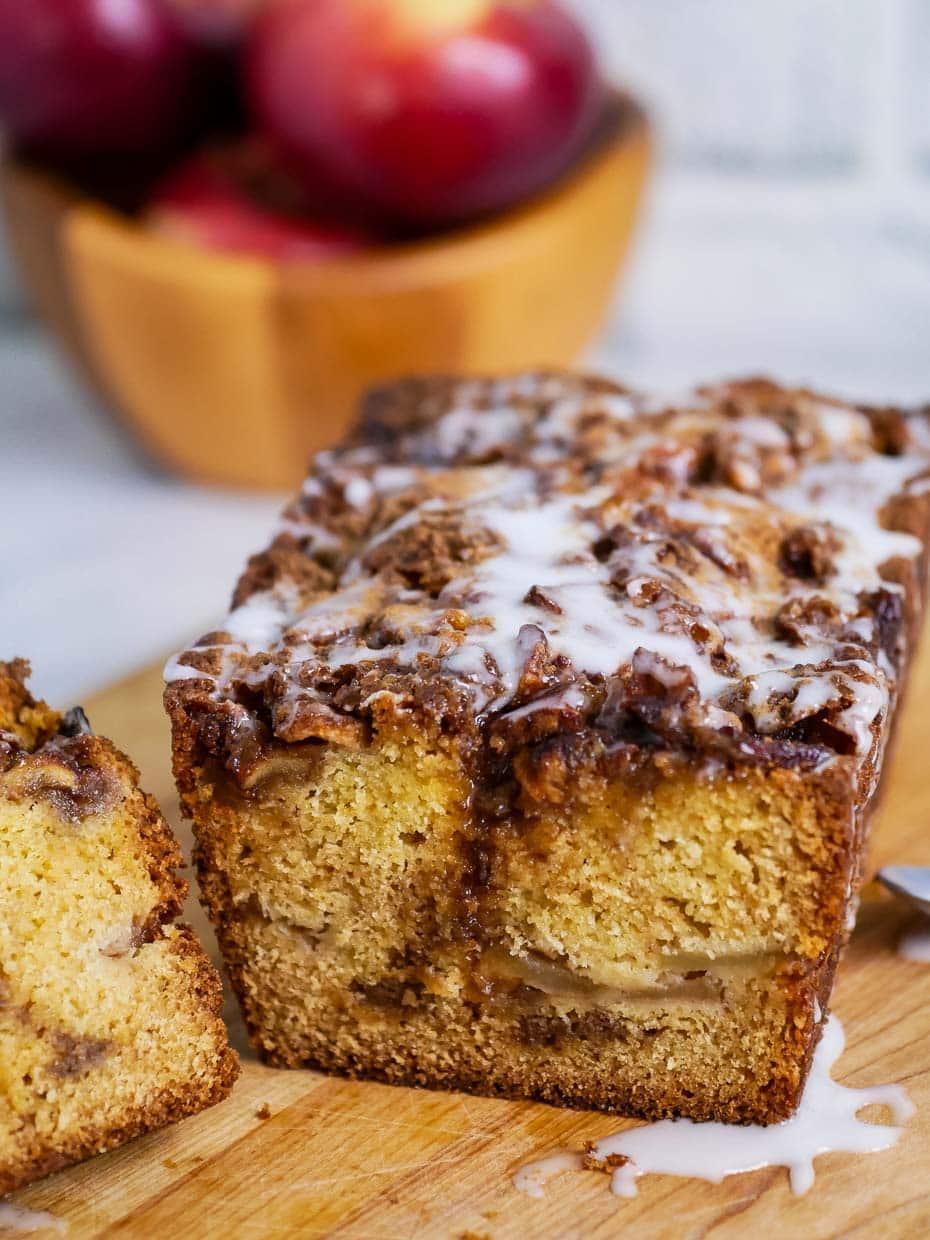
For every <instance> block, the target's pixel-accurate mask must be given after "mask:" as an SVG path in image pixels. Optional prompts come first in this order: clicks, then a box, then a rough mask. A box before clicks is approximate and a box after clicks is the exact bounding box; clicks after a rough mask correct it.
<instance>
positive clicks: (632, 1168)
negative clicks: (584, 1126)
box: [514, 1016, 914, 1197]
mask: <svg viewBox="0 0 930 1240" xmlns="http://www.w3.org/2000/svg"><path fill="white" fill-rule="evenodd" d="M843 1046H844V1036H843V1027H842V1025H841V1024H840V1022H839V1020H838V1019H837V1018H836V1017H835V1016H831V1017H830V1018H829V1020H828V1021H827V1024H826V1026H825V1027H824V1032H823V1037H822V1039H821V1041H820V1044H819V1046H818V1047H817V1050H816V1051H815V1053H814V1060H813V1063H812V1065H811V1071H810V1076H809V1077H808V1079H807V1084H806V1085H805V1087H804V1093H803V1094H802V1096H801V1102H800V1104H799V1106H798V1109H797V1111H796V1112H795V1114H794V1115H793V1116H792V1117H791V1119H788V1120H785V1121H784V1122H783V1123H780V1124H771V1125H769V1126H768V1127H762V1126H761V1125H747V1126H743V1125H739V1124H717V1123H705V1124H696V1123H693V1122H692V1121H691V1120H687V1119H677V1120H662V1121H660V1122H659V1123H655V1124H644V1125H642V1126H640V1127H638V1128H630V1129H627V1130H625V1131H623V1132H619V1133H617V1134H616V1135H615V1136H611V1137H605V1138H603V1140H601V1141H596V1142H594V1143H593V1144H592V1146H591V1147H590V1153H589V1154H588V1155H587V1156H585V1155H582V1154H578V1153H575V1152H571V1151H560V1152H557V1153H555V1154H551V1155H549V1156H548V1157H547V1158H543V1159H540V1160H539V1161H537V1162H532V1163H528V1164H527V1165H526V1166H524V1167H521V1168H520V1170H519V1171H518V1172H517V1173H516V1175H515V1176H514V1186H515V1187H516V1188H518V1189H520V1191H521V1192H524V1193H528V1194H529V1195H530V1196H531V1197H541V1196H542V1195H543V1192H544V1190H543V1185H544V1183H545V1181H546V1180H547V1179H549V1178H551V1177H552V1176H555V1175H559V1174H561V1173H562V1172H564V1171H571V1170H578V1169H580V1168H581V1167H583V1166H590V1165H596V1164H597V1163H598V1162H607V1163H608V1165H610V1163H612V1162H613V1161H614V1160H617V1159H620V1160H622V1161H621V1162H620V1164H619V1165H615V1166H614V1169H613V1171H612V1173H611V1184H610V1187H611V1191H612V1192H613V1193H614V1194H615V1195H616V1196H618V1197H635V1196H636V1192H637V1180H638V1179H639V1178H640V1177H641V1176H644V1175H651V1174H659V1175H674V1176H683V1177H687V1178H691V1179H699V1180H708V1181H709V1182H710V1183H712V1184H719V1183H721V1182H722V1181H723V1180H724V1179H726V1178H727V1177H728V1176H731V1175H741V1174H743V1173H745V1172H747V1171H758V1170H759V1169H760V1168H763V1167H786V1168H787V1169H788V1174H789V1179H790V1183H791V1190H792V1192H794V1193H795V1194H796V1195H798V1196H800V1195H802V1194H804V1193H806V1192H807V1191H808V1190H809V1189H810V1187H811V1185H812V1184H813V1183H814V1159H815V1158H817V1157H818V1156H819V1155H820V1154H828V1153H831V1152H836V1153H849V1154H871V1153H876V1152H878V1151H879V1150H887V1149H890V1148H891V1146H893V1145H894V1144H895V1143H896V1142H897V1140H898V1138H899V1137H900V1135H901V1128H900V1127H895V1126H892V1125H888V1124H870V1123H865V1122H864V1121H863V1120H860V1119H859V1118H858V1114H857V1113H858V1112H859V1111H861V1110H862V1109H863V1108H864V1107H867V1106H883V1107H887V1108H888V1109H889V1110H890V1111H891V1114H892V1117H893V1118H894V1120H895V1124H896V1125H901V1124H904V1123H905V1122H906V1121H907V1120H908V1119H909V1118H910V1117H911V1116H912V1115H913V1114H914V1107H913V1104H912V1103H911V1101H910V1099H909V1098H908V1096H907V1094H906V1093H905V1091H904V1090H903V1089H902V1088H901V1087H900V1086H899V1085H875V1086H872V1087H870V1088H866V1089H849V1088H847V1087H846V1086H845V1085H840V1084H839V1083H838V1082H837V1081H834V1080H833V1079H832V1078H831V1076H830V1069H831V1068H832V1067H833V1065H834V1064H835V1063H836V1061H837V1059H839V1057H840V1055H841V1054H842V1052H843ZM608 1160H610V1162H608Z"/></svg>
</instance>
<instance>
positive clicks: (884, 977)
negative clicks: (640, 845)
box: [13, 643, 930, 1240]
mask: <svg viewBox="0 0 930 1240" xmlns="http://www.w3.org/2000/svg"><path fill="white" fill-rule="evenodd" d="M928 698H930V648H927V644H926V643H925V650H924V654H923V657H922V658H921V660H920V662H919V665H918V668H917V671H916V674H915V678H914V683H913V685H912V688H911V692H910V695H909V700H908V702H907V705H906V707H905V717H904V719H903V722H902V726H901V729H900V733H899V739H898V744H897V748H896V752H895V754H894V755H893V769H892V770H891V772H890V777H889V780H888V783H887V785H886V788H887V792H886V796H885V800H884V804H883V806H882V808H881V810H880V813H879V817H878V819H877V821H876V831H875V835H874V848H873V863H874V865H875V866H878V865H881V864H884V863H885V862H889V861H892V860H894V861H898V862H910V863H915V864H916V863H923V864H930V830H928V819H930V778H928V776H930V702H928ZM87 707H88V710H89V712H90V715H91V718H92V721H93V723H94V726H95V728H96V729H97V730H98V731H99V732H101V733H104V734H106V735H109V736H111V737H112V738H113V739H114V740H116V741H117V743H119V744H120V745H122V746H123V747H124V748H125V749H126V750H128V752H129V753H130V754H131V755H132V756H133V758H134V759H135V761H136V762H137V763H138V765H139V766H140V767H141V769H142V772H143V777H144V781H145V784H146V786H147V787H148V788H149V789H150V790H151V791H152V792H153V793H154V794H155V795H156V796H157V797H158V798H159V800H160V801H161V804H162V806H163V808H164V810H165V812H166V814H167V816H168V818H169V819H170V820H171V822H172V824H173V825H174V826H175V827H178V828H180V823H179V815H178V807H177V799H176V796H175V793H174V790H173V786H172V782H171V776H170V772H169V757H168V728H167V724H166V722H165V719H164V717H163V715H162V712H161V680H160V674H159V672H158V670H157V669H153V670H151V671H147V672H144V673H142V674H141V675H139V676H137V677H135V678H133V679H132V680H130V681H128V682H125V683H123V684H121V685H118V686H117V687H115V688H114V689H112V690H111V691H109V692H106V693H103V694H101V695H100V696H99V697H98V698H96V699H95V700H93V701H91V702H89V703H87ZM182 835H183V836H184V839H185V845H188V844H189V836H188V833H187V831H186V828H185V829H182ZM188 916H189V918H190V920H192V921H193V922H194V923H195V925H197V927H198V929H200V930H201V931H202V932H203V933H204V936H205V937H208V936H209V931H208V929H207V927H206V925H205V923H204V919H203V917H202V915H201V914H200V913H199V910H198V908H197V906H196V903H195V902H194V901H193V900H192V901H191V904H190V909H189V913H188ZM910 920H912V919H911V918H910V916H909V914H908V913H907V911H906V910H904V909H902V908H901V907H900V906H899V905H898V904H897V903H895V902H894V901H892V900H891V899H890V898H887V897H885V896H884V895H882V893H880V892H879V891H878V890H877V889H875V888H867V889H866V892H865V899H864V901H863V906H862V910H861V912H860V916H859V924H858V927H857V929H856V932H855V934H854V936H853V940H852V943H851V946H850V948H849V951H848V953H847V956H846V958H845V960H844V962H843V965H842V967H841V969H840V972H839V975H838V979H837V986H836V991H835V994H834V1002H833V1008H834V1010H835V1011H836V1012H837V1013H838V1014H839V1016H840V1017H841V1019H842V1021H843V1023H844V1025H845V1027H846V1033H847V1039H848V1044H847V1049H846V1051H845V1053H844V1054H843V1056H842V1058H841V1060H840V1062H839V1066H838V1076H839V1078H840V1079H841V1080H842V1081H843V1082H844V1083H846V1084H850V1085H869V1084H875V1083H879V1082H886V1081H899V1082H901V1083H903V1084H904V1085H905V1086H906V1088H907V1089H908V1091H909V1093H910V1095H911V1097H912V1098H913V1100H914V1102H915V1103H916V1104H917V1114H916V1116H915V1117H914V1118H913V1119H912V1120H911V1121H910V1122H909V1123H908V1125H907V1127H906V1129H905V1132H904V1135H903V1136H902V1139H901V1141H900V1143H899V1144H898V1146H897V1147H896V1148H895V1149H893V1150H890V1151H887V1152H885V1153H881V1154H875V1155H869V1156H864V1157H863V1156H859V1157H856V1156H850V1155H827V1156H825V1157H822V1158H820V1159H818V1160H817V1164H816V1167H817V1180H816V1183H815V1185H814V1187H813V1189H812V1190H811V1191H810V1193H809V1194H808V1195H807V1196H806V1197H802V1198H796V1197H793V1196H792V1194H791V1192H790V1191H789V1188H788V1177H787V1173H786V1172H785V1171H783V1170H781V1169H777V1168H776V1169H768V1170H763V1171H758V1172H754V1173H752V1174H749V1175H742V1176H736V1177H733V1178H731V1179H730V1180H728V1181H726V1182H725V1183H723V1184H721V1185H717V1186H714V1185H709V1184H703V1183H697V1182H694V1181H689V1180H681V1179H675V1178H672V1177H666V1176H653V1177H648V1178H645V1179H643V1180H641V1181H640V1193H639V1196H638V1197H637V1198H636V1199H635V1200H631V1201H621V1200H620V1199H618V1198H615V1197H612V1196H611V1194H610V1192H609V1191H608V1182H607V1179H606V1177H604V1176H603V1175H601V1174H598V1173H596V1172H580V1173H570V1174H567V1175H564V1176H562V1177H560V1178H559V1179H557V1180H554V1181H551V1182H550V1184H549V1186H548V1189H547V1193H546V1196H545V1197H544V1198H543V1199H542V1200H531V1199H530V1198H528V1197H525V1196H523V1195H521V1194H520V1193H518V1192H517V1191H516V1190H515V1189H514V1188H513V1187H512V1185H511V1176H512V1174H513V1172H514V1171H515V1170H516V1168H517V1167H518V1166H519V1165H520V1164H521V1163H523V1162H525V1161H527V1160H530V1159H533V1158H537V1157H540V1156H542V1155H544V1154H546V1153H548V1152H550V1151H552V1150H554V1149H557V1148H559V1147H564V1146H574V1147H576V1148H578V1147H580V1145H581V1144H582V1143H583V1142H584V1141H586V1140H588V1139H591V1138H597V1137H601V1136H605V1135H606V1134H607V1133H610V1132H613V1131H616V1129H617V1128H618V1127H621V1126H622V1124H621V1122H618V1120H617V1119H616V1118H612V1117H610V1116H605V1115H597V1114H592V1113H587V1112H571V1111H562V1110H558V1109H556V1108H553V1107H546V1106H539V1105H535V1104H531V1103H510V1102H500V1101H491V1100H486V1099H481V1098H470V1097H465V1096H463V1095H456V1094H439V1093H428V1092H425V1091H417V1090H409V1089H398V1088H390V1087H388V1086H382V1085H376V1084H369V1083H355V1082H351V1081H343V1080H338V1079H331V1078H327V1077H325V1076H322V1075H320V1074H318V1073H313V1072H281V1071H275V1070H272V1069H269V1068H266V1067H264V1066H262V1065H261V1064H260V1063H259V1062H258V1061H257V1060H256V1059H255V1058H254V1057H253V1056H252V1055H251V1054H250V1052H249V1051H248V1048H247V1047H246V1045H245V1042H244V1037H243V1032H242V1027H241V1024H240V1023H239V1022H238V1019H237V1017H236V1014H235V1011H234V1009H233V1008H232V1006H231V1005H227V1015H228V1017H229V1020H230V1026H231V1029H232V1036H233V1039H234V1042H235V1044H236V1045H237V1047H238V1049H239V1050H240V1052H241V1053H242V1055H243V1074H242V1078H241V1080H240V1082H239V1084H238V1085H237V1087H236V1089H235V1091H234V1093H233V1096H232V1097H231V1098H230V1099H229V1100H228V1101H227V1102H225V1103H223V1104H221V1105H220V1106H218V1107H216V1108H214V1109H213V1110H212V1111H209V1112H207V1113H206V1114H204V1115H199V1116H196V1117H194V1118H193V1119H190V1120H187V1121H186V1122H184V1123H182V1124H179V1125H176V1126H175V1127H173V1128H171V1129H169V1130H167V1131H164V1132H160V1133H156V1134H153V1135H152V1136H149V1137H145V1138H142V1139H141V1140H139V1141H136V1142H133V1143H132V1144H131V1145H129V1146H127V1147H125V1148H123V1149H121V1150H117V1151H115V1152H113V1153H111V1154H106V1155H103V1156H102V1157H100V1158H97V1159H94V1160H93V1161H91V1162H89V1163H85V1164H84V1165H83V1166H80V1167H75V1168H72V1169H71V1170H69V1171H65V1172H62V1173H60V1174H59V1175H56V1176H53V1177H52V1178H50V1179H48V1180H46V1181H44V1182H43V1183H41V1184H38V1185H34V1186H32V1187H31V1188H28V1189H25V1190H23V1191H21V1192H20V1193H18V1194H16V1196H15V1197H14V1198H13V1200H14V1201H15V1202H16V1203H17V1204H19V1205H21V1206H24V1207H27V1208H29V1209H34V1210H49V1211H51V1212H52V1213H53V1214H55V1215H57V1216H58V1217H59V1218H61V1219H64V1220H66V1221H67V1223H68V1225H69V1233H68V1234H69V1235H70V1236H71V1237H72V1240H82V1238H83V1237H91V1236H126V1237H165V1238H168V1240H186V1238H187V1237H196V1238H197V1240H213V1238H217V1240H232V1238H235V1237H246V1238H248V1240H272V1238H274V1240H278V1238H281V1237H291V1236H300V1237H321V1236H333V1237H345V1238H349V1237H351V1238H352V1240H408V1238H410V1237H429V1238H432V1237H437V1238H438V1237H443V1238H445V1237H450V1238H451V1237H455V1238H460V1240H466V1238H467V1240H479V1238H481V1240H485V1238H486V1240H525V1238H527V1237H546V1238H550V1237H566V1238H572V1237H578V1238H580V1237H585V1238H588V1237H591V1238H596V1237H616V1236H627V1235H629V1236H635V1237H688V1238H689V1240H697V1238H698V1237H705V1236H711V1235H712V1236H714V1237H715V1238H716V1240H725V1238H727V1237H743V1236H748V1235H756V1236H764V1237H765V1238H766V1240H775V1238H778V1237H805V1240H815V1238H819V1237H828V1236H844V1237H845V1236H848V1237H852V1236H855V1237H873V1236H881V1237H899V1236H908V1237H909V1236H914V1237H917V1236H926V1235H928V1234H930V1175H928V1172H930V966H928V965H921V964H916V963H911V962H908V961H905V960H903V959H900V958H899V957H898V956H897V955H896V953H895V943H896V940H897V938H898V936H899V934H900V933H901V930H902V929H903V928H904V927H906V926H907V925H908V923H909V921H910ZM209 939H210V943H211V947H212V946H213V944H212V936H209Z"/></svg>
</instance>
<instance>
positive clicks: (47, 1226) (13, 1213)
mask: <svg viewBox="0 0 930 1240" xmlns="http://www.w3.org/2000/svg"><path fill="white" fill-rule="evenodd" d="M4 1231H7V1232H21V1233H22V1232H32V1231H57V1232H58V1234H59V1235H62V1236H64V1235H66V1234H67V1231H68V1224H67V1223H66V1222H65V1221H64V1219H60V1218H56V1217H55V1215H54V1214H47V1213H46V1212H45V1211H44V1210H41V1211H40V1210H25V1209H23V1208H22V1206H15V1205H14V1204H13V1203H12V1201H0V1233H2V1232H4Z"/></svg>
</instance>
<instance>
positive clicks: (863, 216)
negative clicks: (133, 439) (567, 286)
mask: <svg viewBox="0 0 930 1240" xmlns="http://www.w3.org/2000/svg"><path fill="white" fill-rule="evenodd" d="M575 3H576V6H577V7H579V8H581V9H582V10H584V11H585V13H586V15H587V16H588V17H589V18H590V19H591V20H592V21H593V22H594V23H595V26H596V29H597V32H598V40H599V45H600V47H601V49H602V52H603V55H604V59H605V61H607V63H608V64H609V65H610V67H611V70H612V72H613V73H614V75H615V76H618V77H622V78H624V79H625V80H627V81H628V82H630V83H632V84H633V85H635V87H636V89H637V90H638V91H639V92H640V93H641V94H643V95H644V96H646V97H647V98H648V99H649V101H650V103H651V105H652V107H653V111H654V113H655V114H656V116H657V118H658V120H659V122H660V125H661V127H662V130H663V136H664V150H665V158H664V161H663V167H662V170H661V173H660V175H659V177H658V178H657V181H656V184H655V186H654V189H653V194H652V202H651V205H650V209H649V212H648V215H647V219H646V222H645V224H644V227H643V230H642V233H641V238H640V246H639V249H638V251H637V256H636V259H635V262H634V264H633V267H632V269H631V270H630V271H629V273H628V275H627V278H626V280H625V282H624V286H623V288H622V289H621V290H619V291H618V301H617V308H616V312H615V314H614V316H613V319H612V322H611V325H610V329H609V331H608V332H607V334H606V335H605V338H604V339H603V340H602V341H601V342H600V343H599V345H598V347H597V349H596V350H595V351H594V354H593V358H594V360H596V361H597V363H598V364H599V365H602V366H604V367H605V368H606V369H608V370H610V371H612V372H614V373H616V374H618V375H620V376H625V377H628V378H630V379H632V380H634V381H637V382H645V383H650V384H657V385H659V386H661V387H666V388H667V387H677V386H680V385H682V384H685V383H688V382H691V381H693V380H696V379H700V378H706V377H709V376H715V375H723V374H731V373H743V372H749V371H752V372H757V371H766V372H769V373H772V374H774V375H776V376H778V377H781V378H784V379H786V380H789V381H793V380H802V379H803V380H808V381H811V382H815V383H819V384H822V385H824V386H826V387H828V388H833V389H835V390H838V391H841V392H844V393H849V394H851V395H860V396H863V397H869V398H875V399H898V400H902V401H921V400H927V399H930V0H779V2H778V3H776V2H775V0H765V2H763V0H575ZM0 392H2V399H0V511H2V514H3V516H2V518H0V657H3V656H6V655H13V654H23V655H27V656H29V657H30V658H31V659H32V660H33V662H34V665H35V683H36V685H37V686H38V688H39V689H40V691H42V692H44V693H45V694H47V695H48V696H49V697H51V698H52V699H53V700H55V701H56V702H58V703H60V704H67V703H69V702H70V701H72V700H75V699H77V698H79V697H80V696H81V695H82V694H85V693H87V692H88V691H90V690H92V689H94V688H95V687H100V686H101V685H103V684H105V683H106V682H108V681H109V680H111V679H114V678H116V677H118V676H120V675H123V674H125V673H126V672H129V671H131V670H132V669H133V668H134V667H136V666H139V665H140V664H142V663H145V662H147V661H148V660H150V659H152V658H156V657H159V656H160V655H161V654H163V653H164V652H165V651H167V650H168V649H170V648H171V647H173V646H175V645H177V644H180V643H182V642H184V641H186V640H187V639H188V638H190V637H192V636H195V635H196V634H197V633H198V632H200V631H201V630H203V629H206V628H209V627H210V626H211V625H212V624H213V623H214V622H215V621H216V620H217V619H218V618H219V617H220V616H221V615H222V613H223V611H224V609H225V606H226V602H227V600H228V596H229V593H230V590H231V586H232V583H233V580H234V577H235V575H236V573H237V572H238V570H239V568H240V567H241V565H242V563H243V562H244V560H245V557H246V554H247V553H248V552H249V551H251V550H254V549H255V548H257V547H258V546H260V545H261V544H262V542H263V541H264V539H265V536H266V533H267V531H268V528H269V527H270V524H271V521H272V519H273V514H274V511H275V508H276V507H277V502H278V501H277V500H276V499H274V498H269V497H255V496H252V497H247V496H236V495H230V494H223V493H221V492H218V491H209V490H205V489H200V488H195V487H192V486H188V485H186V484H184V483H180V482H177V481H173V480H170V479H168V478H166V477H164V476H163V475H160V474H159V473H158V472H157V471H155V470H154V469H153V468H152V467H151V466H150V465H149V464H147V463H146V462H145V461H144V460H142V459H141V458H140V457H139V456H138V455H137V453H136V451H135V450H134V448H133V447H132V445H131V444H129V443H128V442H127V441H126V440H125V439H124V438H123V436H122V434H121V433H120V432H118V431H116V430H115V429H114V428H113V427H112V426H111V424H110V423H109V421H108V420H107V419H106V417H105V415H103V414H102V413H101V412H100V411H99V410H95V409H93V408H92V407H91V405H90V404H89V403H88V401H87V400H86V398H85V397H84V396H83V395H82V394H81V392H80V391H79V390H78V388H77V387H76V386H74V385H73V384H72V383H71V381H70V379H69V377H68V376H67V374H66V373H65V372H64V370H63V369H62V368H61V367H60V366H59V363H58V361H57V359H56V358H55V357H54V355H53V354H52V353H51V352H50V351H49V350H48V349H47V347H46V345H45V342H44V340H43V338H42V337H41V335H39V334H38V332H37V331H36V330H35V329H34V328H33V327H31V325H30V324H29V323H28V321H27V320H25V319H24V318H23V317H22V316H21V314H20V313H19V311H18V308H17V299H16V295H15V293H14V292H13V291H12V287H11V284H10V282H9V280H6V281H4V279H3V276H2V273H0Z"/></svg>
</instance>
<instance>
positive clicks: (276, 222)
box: [145, 145, 373, 262]
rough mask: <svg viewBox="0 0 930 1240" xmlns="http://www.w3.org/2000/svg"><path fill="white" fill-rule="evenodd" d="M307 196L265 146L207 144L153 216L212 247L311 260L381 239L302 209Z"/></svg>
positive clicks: (159, 199)
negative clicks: (214, 146)
mask: <svg viewBox="0 0 930 1240" xmlns="http://www.w3.org/2000/svg"><path fill="white" fill-rule="evenodd" d="M302 206H303V198H302V195H301V194H300V192H299V191H297V190H295V188H294V187H293V186H291V184H290V183H289V179H288V177H287V175H286V174H285V173H282V172H281V171H280V170H279V169H277V168H274V167H272V166H271V165H270V164H269V161H268V160H267V157H266V154H265V152H264V151H262V149H261V148H259V147H254V146H249V145H244V146H242V147H238V148H229V149H225V150H216V151H206V152H201V153H199V154H197V155H194V156H192V157H191V158H190V159H189V160H188V161H187V162H186V163H184V164H182V165H181V167H180V168H178V169H177V170H176V171H175V172H173V173H172V174H171V175H169V176H168V177H167V178H166V179H165V181H164V182H163V183H162V184H161V185H160V186H159V187H158V188H157V189H156V191H155V193H154V195H153V196H152V198H151V200H150V202H149V205H148V208H147V211H146V213H145V217H146V219H147V220H148V222H149V223H150V224H151V225H152V227H154V228H157V229H158V230H159V231H161V232H163V233H165V234H166V235H168V236H172V237H175V238H177V239H179V240H184V241H189V242H192V243H194V244H197V245H200V246H202V247H203V248H205V249H208V250H217V251H220V252H224V253H228V254H239V255H248V256H251V257H253V258H269V259H274V260H276V261H279V262H307V261H311V260H313V261H318V260H320V259H324V258H333V257H335V256H337V255H341V254H351V253H354V252H355V251H358V250H361V249H363V248H365V247H366V246H369V245H371V244H373V238H372V237H371V236H370V235H368V234H366V233H363V232H361V231H359V230H356V229H353V228H351V227H348V226H344V225H341V224H338V223H333V222H330V221H327V220H321V219H313V218H311V217H310V216H308V215H304V214H299V213H298V212H299V211H300V210H301V208H302Z"/></svg>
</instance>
